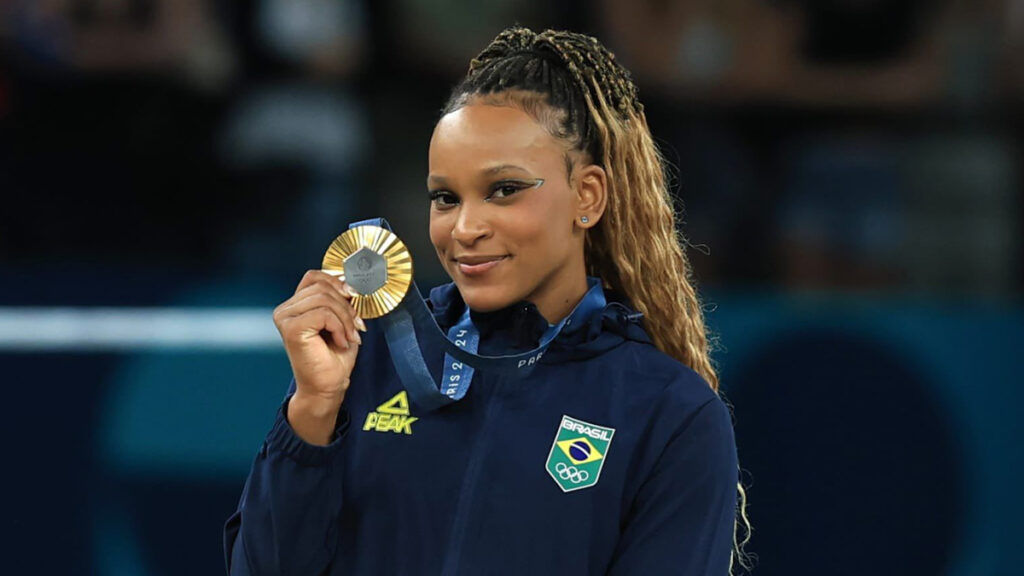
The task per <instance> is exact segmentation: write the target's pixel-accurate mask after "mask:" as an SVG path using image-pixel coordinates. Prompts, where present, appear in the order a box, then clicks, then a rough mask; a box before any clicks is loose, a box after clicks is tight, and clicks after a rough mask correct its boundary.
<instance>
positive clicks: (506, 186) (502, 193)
mask: <svg viewBox="0 0 1024 576" xmlns="http://www.w3.org/2000/svg"><path fill="white" fill-rule="evenodd" d="M529 187H530V185H529V184H525V183H523V182H501V183H499V184H497V185H495V186H494V192H492V193H491V197H492V198H508V197H509V196H511V195H513V194H515V193H516V192H519V191H521V190H523V189H524V188H529Z"/></svg>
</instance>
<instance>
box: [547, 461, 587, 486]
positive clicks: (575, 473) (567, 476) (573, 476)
mask: <svg viewBox="0 0 1024 576" xmlns="http://www.w3.org/2000/svg"><path fill="white" fill-rule="evenodd" d="M555 472H558V476H559V477H560V478H561V479H562V480H568V481H570V482H572V483H573V484H579V483H580V482H586V481H587V479H588V478H590V473H589V472H587V471H586V470H580V469H579V468H577V467H575V466H567V465H566V464H565V462H559V463H558V464H555Z"/></svg>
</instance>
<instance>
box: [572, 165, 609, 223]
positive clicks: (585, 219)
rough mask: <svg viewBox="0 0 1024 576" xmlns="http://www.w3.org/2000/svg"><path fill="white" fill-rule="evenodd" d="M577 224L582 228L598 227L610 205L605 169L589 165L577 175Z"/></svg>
mask: <svg viewBox="0 0 1024 576" xmlns="http://www.w3.org/2000/svg"><path fill="white" fill-rule="evenodd" d="M577 178H578V180H577V182H578V183H579V184H578V185H577V186H576V215H575V222H576V225H577V226H579V227H580V228H590V227H592V226H595V225H597V223H598V221H600V220H601V216H602V215H604V208H605V206H606V205H607V203H608V176H607V174H605V171H604V168H601V167H600V166H598V165H597V164H588V165H586V166H584V167H582V168H580V170H579V172H578V173H577Z"/></svg>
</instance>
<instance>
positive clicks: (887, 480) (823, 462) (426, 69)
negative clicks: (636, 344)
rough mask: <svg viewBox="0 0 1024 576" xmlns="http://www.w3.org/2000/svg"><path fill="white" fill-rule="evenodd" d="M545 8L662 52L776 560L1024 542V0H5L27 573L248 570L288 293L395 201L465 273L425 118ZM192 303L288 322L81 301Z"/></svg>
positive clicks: (1, 234)
mask: <svg viewBox="0 0 1024 576" xmlns="http://www.w3.org/2000/svg"><path fill="white" fill-rule="evenodd" d="M513 23H519V24H523V25H527V26H530V27H533V28H534V29H543V28H547V27H556V28H570V29H573V30H577V31H582V32H587V33H591V34H594V35H596V36H598V37H599V38H600V39H601V40H602V41H603V42H605V43H606V44H607V45H608V46H609V47H611V48H612V50H613V51H614V52H615V53H616V55H617V57H618V58H619V59H620V60H621V61H622V62H623V63H624V64H625V65H626V66H627V67H628V68H629V69H630V70H632V71H633V73H634V77H635V79H636V81H637V83H638V85H639V87H640V94H641V99H642V100H643V101H644V103H645V105H646V107H647V113H648V119H649V123H650V125H651V127H652V130H653V132H654V136H655V139H656V141H657V142H658V143H659V145H660V146H661V149H662V152H663V154H664V156H665V159H666V161H667V163H668V165H669V170H670V173H671V176H672V181H673V191H674V193H675V194H676V197H677V200H678V208H679V210H680V214H681V215H682V219H681V220H682V222H683V224H682V226H683V231H684V233H685V234H686V236H687V238H688V241H689V243H690V250H689V254H690V258H691V260H692V263H693V265H694V268H695V272H696V277H697V279H698V283H699V288H700V291H701V293H702V296H703V299H704V301H705V303H706V305H707V309H708V318H709V323H710V325H711V328H712V330H713V331H714V335H715V337H716V343H717V347H716V352H715V358H716V360H717V362H718V365H719V367H720V370H721V373H722V390H723V393H724V395H725V396H726V398H727V399H728V400H729V401H730V402H731V403H732V404H733V406H734V413H735V423H736V433H737V442H738V447H739V455H740V462H741V465H742V466H743V469H744V480H745V482H746V483H747V484H748V485H749V489H748V495H749V509H748V511H749V514H750V516H751V521H752V523H753V525H754V536H753V539H752V540H751V542H750V544H749V546H748V550H749V551H750V552H752V553H755V554H756V555H757V556H758V557H759V561H758V566H757V568H756V569H755V570H754V571H753V573H754V574H758V575H764V576H769V575H782V574H785V575H792V574H821V573H827V574H842V575H845V574H850V575H859V574H871V575H882V574H900V575H906V574H922V575H933V574H934V575H956V576H959V575H963V576H968V575H970V576H974V575H989V574H991V575H1003V574H1012V573H1015V572H1016V571H1018V569H1017V568H1015V566H1016V565H1017V562H1015V559H1016V554H1015V551H1016V549H1017V547H1018V540H1019V538H1020V536H1021V535H1022V534H1021V530H1020V528H1019V527H1018V524H1019V522H1018V521H1017V519H1018V518H1019V517H1021V515H1022V513H1024V497H1022V496H1021V494H1020V491H1019V488H1018V486H1017V483H1018V480H1019V478H1020V477H1021V472H1022V469H1024V453H1022V450H1021V448H1020V447H1019V439H1020V438H1022V437H1024V434H1022V430H1021V425H1020V420H1021V418H1020V415H1019V410H1018V408H1017V407H1018V406H1019V404H1020V402H1021V401H1022V400H1024V394H1022V393H1021V391H1020V388H1019V384H1020V380H1021V378H1020V376H1019V374H1020V369H1021V363H1020V361H1019V358H1020V351H1021V342H1022V339H1024V307H1022V298H1021V296H1022V293H1024V274H1022V266H1021V264H1022V258H1024V252H1022V250H1021V224H1022V217H1024V204H1022V201H1021V200H1022V192H1024V180H1022V178H1024V175H1022V167H1024V141H1022V140H1024V2H1021V1H1020V0H983V1H975V2H969V1H966V0H958V1H954V0H944V1H928V0H905V1H884V0H862V1H858V2H850V1H844V0H823V1H816V2H810V1H804V0H775V1H769V0H688V1H672V0H667V1H666V0H658V1H656V0H638V1H635V2H625V1H622V2H617V1H612V0H604V1H595V2H582V1H579V0H560V1H553V2H540V1H536V0H497V1H491V2H468V1H456V0H449V1H441V0H388V1H375V2H370V1H368V0H364V1H356V0H352V1H346V0H247V1H243V0H239V1H229V0H8V1H7V2H3V3H0V195H2V196H0V199H2V202H0V368H2V371H0V374H2V376H0V382H2V384H3V387H4V392H5V393H6V394H5V396H6V398H7V400H8V402H7V405H6V406H7V417H5V418H4V419H3V421H4V431H3V432H4V438H5V440H6V442H5V446H6V447H7V450H6V454H5V456H6V458H5V462H6V465H5V467H4V474H3V481H2V482H3V484H2V486H3V488H4V489H3V490H2V493H3V494H4V496H3V497H2V500H0V502H2V507H0V509H2V511H3V514H2V519H0V526H2V527H3V532H4V533H5V534H7V536H6V537H4V538H3V539H2V541H3V544H2V548H0V549H2V550H3V551H4V552H5V553H4V558H5V559H4V561H3V562H4V566H5V567H4V568H3V569H2V570H0V571H2V572H3V573H10V574H101V575H115V574H116V575H128V574H131V575H143V574H145V575H150V574H151V575H163V574H219V573H222V572H223V568H222V559H221V552H220V546H221V543H220V528H221V524H222V522H223V521H224V519H226V517H227V516H228V515H229V514H230V513H231V511H232V510H233V509H234V507H235V504H236V503H237V499H238V496H239V494H240V492H241V488H242V484H243V482H244V479H245V476H246V474H247V472H248V466H249V462H250V460H251V457H252V455H253V454H254V452H255V449H256V448H257V447H258V445H259V443H260V441H261V440H262V438H263V435H264V433H265V432H266V430H267V429H268V427H269V425H270V423H271V421H272V418H273V413H274V410H275V408H276V405H277V404H278V402H279V400H280V399H281V396H282V395H283V393H284V391H285V388H286V386H287V383H288V377H289V374H288V365H287V360H286V358H285V356H284V354H283V351H282V350H281V349H280V346H279V345H277V344H276V342H275V340H274V339H275V334H274V331H273V326H272V323H271V319H270V310H271V309H272V308H273V306H275V305H276V304H277V303H279V302H280V301H282V300H284V299H285V298H287V297H288V296H289V295H290V294H291V292H292V290H293V287H294V285H295V284H296V283H297V282H298V279H299V278H300V277H301V275H302V273H303V271H304V270H306V269H308V268H313V267H318V266H319V263H320V258H321V256H322V254H323V251H324V249H325V248H326V246H327V245H328V244H329V242H330V241H331V239H333V238H334V236H336V235H337V234H338V233H340V232H341V231H342V230H344V228H345V227H346V226H347V224H348V222H350V221H354V220H357V219H362V218H368V217H373V216H384V217H386V218H388V219H389V220H390V221H391V223H392V225H393V226H394V227H395V229H396V231H397V232H398V233H399V234H400V235H402V237H403V239H405V241H406V242H407V243H408V244H409V245H410V247H411V249H412V251H413V255H414V258H415V260H416V263H417V272H416V274H417V281H418V282H419V284H420V285H421V286H424V287H428V286H433V285H435V284H437V283H440V282H444V281H446V279H445V277H444V276H443V272H442V271H441V270H440V268H439V266H438V265H437V264H436V263H435V258H434V256H433V252H432V249H431V248H430V246H429V242H428V239H427V234H426V232H425V231H426V222H427V207H428V203H427V199H426V190H425V187H424V178H425V174H426V149H427V143H428V141H429V137H430V133H431V130H432V127H433V124H434V122H435V121H436V120H437V117H438V113H439V110H440V107H441V105H442V104H443V102H444V100H445V97H446V96H447V92H448V90H449V89H450V87H451V86H452V85H453V84H454V82H456V81H457V80H458V78H459V76H460V74H462V73H463V72H464V70H465V68H466V66H467V64H468V61H469V59H470V58H471V57H472V56H473V55H474V54H475V53H476V52H478V51H479V50H480V49H482V48H483V47H484V46H485V45H486V44H487V43H488V42H489V41H490V39H492V38H493V37H494V35H495V34H497V32H499V31H500V30H501V29H503V28H504V27H506V26H508V25H511V24H513ZM168 310H170V311H180V312H181V313H182V314H183V315H184V317H187V318H186V320H187V321H198V320H197V319H202V318H209V317H210V315H211V314H216V313H217V312H218V311H221V312H223V311H227V312H232V311H238V312H240V313H244V314H249V316H247V317H249V318H256V319H257V320H259V319H260V318H265V324H258V323H257V324H256V327H255V328H250V324H239V325H238V327H237V335H238V337H239V338H240V339H242V340H245V338H244V337H248V336H249V335H250V334H249V333H250V332H251V333H252V335H253V340H251V341H248V340H246V341H245V342H241V341H239V342H235V343H231V342H227V343H222V344H220V345H215V346H210V347H205V346H202V345H196V346H189V345H188V344H187V343H186V344H181V343H180V342H178V343H175V342H173V341H170V340H168V339H167V338H162V337H161V336H162V335H166V334H167V330H165V329H163V328H160V327H159V326H156V325H153V326H152V327H149V326H148V325H145V324H144V325H143V326H142V327H141V328H138V327H137V330H136V332H133V333H131V334H129V335H127V336H124V337H123V338H122V340H121V344H117V345H112V344H102V343H101V341H106V340H103V338H105V337H106V336H104V333H102V332H103V330H104V326H107V325H106V324H104V323H102V322H99V323H97V322H90V321H87V320H83V317H81V316H77V314H80V313H89V312H92V313H97V314H99V315H100V317H104V315H106V316H109V317H110V318H120V317H122V315H124V314H130V313H134V312H142V313H161V311H168ZM49 313H57V314H63V315H62V316H60V318H61V321H60V322H58V323H57V324H55V327H51V328H50V329H43V328H37V327H31V328H28V329H26V328H25V323H24V319H25V318H27V317H29V318H34V317H35V316H32V315H33V314H44V315H45V314H49ZM188 319H191V320H188ZM19 322H20V323H19ZM98 342H99V343H98ZM125 342H127V343H125ZM246 342H248V343H246Z"/></svg>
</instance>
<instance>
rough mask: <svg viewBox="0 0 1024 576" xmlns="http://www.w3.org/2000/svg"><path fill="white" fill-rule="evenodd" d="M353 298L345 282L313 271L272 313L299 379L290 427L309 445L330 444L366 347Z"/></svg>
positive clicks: (290, 407) (304, 277)
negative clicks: (351, 381)
mask: <svg viewBox="0 0 1024 576" xmlns="http://www.w3.org/2000/svg"><path fill="white" fill-rule="evenodd" d="M354 295H355V291H353V290H352V288H351V287H349V286H348V285H347V284H345V282H344V281H343V279H341V278H336V277H334V276H331V275H330V274H327V273H326V272H323V271H320V270H309V271H308V272H306V274H305V275H304V276H303V277H302V281H301V282H299V286H298V287H297V288H296V289H295V294H294V295H292V297H291V298H289V299H288V300H285V301H284V302H283V303H281V305H280V306H278V307H277V308H276V309H275V310H274V324H275V325H276V326H277V330H278V332H280V333H281V340H282V341H283V342H284V348H285V352H287V354H288V361H289V362H290V363H291V365H292V374H294V375H295V394H294V395H293V396H292V399H291V400H290V401H289V404H288V422H289V423H290V424H291V425H292V429H294V430H295V432H296V433H297V434H298V435H299V436H300V437H301V438H302V439H303V440H305V441H307V442H309V443H311V444H321V445H323V444H327V443H329V442H330V437H331V434H333V432H334V426H335V424H336V419H337V415H338V409H339V408H340V407H341V403H342V401H343V400H344V399H345V392H346V391H347V390H348V385H349V376H350V375H351V374H352V369H353V368H354V367H355V362H356V354H357V353H358V352H359V345H360V344H361V343H362V338H361V337H360V336H359V331H360V330H362V331H366V325H365V324H364V323H363V320H362V319H361V318H359V317H358V316H356V313H355V310H354V309H353V308H352V304H351V303H350V302H349V300H350V299H351V298H352V296H354Z"/></svg>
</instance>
